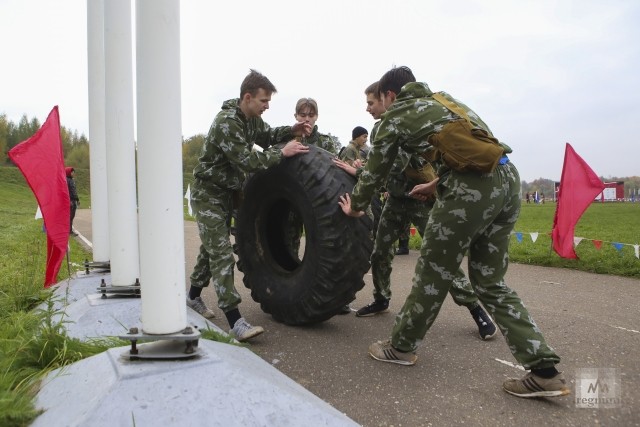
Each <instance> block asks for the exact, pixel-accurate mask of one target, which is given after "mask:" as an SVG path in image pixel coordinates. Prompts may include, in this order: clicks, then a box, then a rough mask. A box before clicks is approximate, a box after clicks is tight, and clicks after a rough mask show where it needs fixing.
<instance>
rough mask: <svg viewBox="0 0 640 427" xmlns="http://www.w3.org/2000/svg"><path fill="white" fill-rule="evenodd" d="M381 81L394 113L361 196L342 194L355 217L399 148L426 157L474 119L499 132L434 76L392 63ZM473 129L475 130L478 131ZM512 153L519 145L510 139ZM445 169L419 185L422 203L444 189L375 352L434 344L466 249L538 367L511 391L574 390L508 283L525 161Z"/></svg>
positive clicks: (382, 355) (406, 358)
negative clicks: (429, 338) (403, 295)
mask: <svg viewBox="0 0 640 427" xmlns="http://www.w3.org/2000/svg"><path fill="white" fill-rule="evenodd" d="M379 85H380V86H379V91H380V94H381V97H382V101H383V104H384V106H385V108H386V110H387V111H386V113H385V114H384V115H383V116H382V121H381V123H380V125H379V127H378V133H377V134H376V137H375V139H374V143H373V144H372V148H371V153H369V160H368V161H367V164H366V165H365V167H364V169H365V170H364V171H363V172H362V173H361V174H360V176H359V179H358V183H357V184H356V186H355V188H354V190H353V195H352V196H350V195H349V194H348V193H347V194H344V195H343V196H341V197H340V202H339V204H340V206H341V208H342V210H343V212H344V213H345V214H346V215H349V216H352V217H359V216H362V215H364V212H363V211H364V210H365V209H366V207H367V205H368V204H369V203H370V200H371V195H372V194H373V193H374V192H375V191H376V190H377V189H378V188H379V186H380V185H381V183H383V182H384V181H385V180H386V179H387V177H388V176H389V172H390V170H391V169H392V167H393V164H394V160H395V159H396V157H397V156H398V153H399V150H402V151H404V152H406V153H407V154H410V155H412V154H415V155H421V154H423V153H425V152H426V151H427V150H428V149H429V146H430V145H431V144H429V142H430V141H431V142H436V141H439V138H443V135H444V137H445V138H447V137H448V136H447V135H451V133H449V132H456V129H461V128H462V130H460V132H463V131H464V129H465V127H464V126H465V124H469V125H470V126H472V129H476V132H480V133H486V134H487V135H491V131H490V130H489V127H488V126H487V125H486V124H485V123H484V122H483V121H482V119H481V118H480V117H479V116H478V115H477V114H476V113H475V112H474V111H473V110H471V109H470V108H469V107H467V106H466V105H465V104H462V103H460V102H459V101H457V100H456V99H455V98H453V97H451V96H450V95H449V94H447V93H445V92H439V93H437V94H435V93H434V92H432V91H431V89H430V88H429V86H428V85H427V84H426V83H418V82H416V79H415V77H414V76H413V73H412V72H411V70H410V69H409V68H407V67H398V68H393V69H391V70H389V71H388V72H386V73H385V74H384V75H383V76H382V78H381V79H380V82H379ZM453 109H455V111H454V110H453ZM458 112H460V113H458ZM463 121H464V123H463ZM468 132H469V135H471V130H469V131H468ZM454 135H456V134H455V133H454ZM460 135H462V133H460ZM454 137H455V136H454ZM469 137H470V136H468V138H469ZM425 142H426V144H425ZM503 150H504V151H503V153H505V152H507V151H509V150H507V147H506V146H503ZM438 176H439V178H436V179H434V180H432V181H430V182H428V183H426V184H419V185H417V186H416V187H414V188H413V190H411V192H410V195H412V196H414V197H415V198H417V199H418V200H426V199H427V198H428V197H430V196H432V195H433V194H434V193H435V192H436V191H437V201H436V203H435V205H434V207H433V209H432V210H431V214H430V218H429V222H428V224H427V227H426V228H425V230H424V239H423V244H422V248H421V250H420V258H419V260H418V262H417V265H416V269H415V276H414V279H413V287H412V288H411V293H410V294H409V296H408V297H407V299H406V301H405V303H404V306H403V307H402V310H401V311H400V313H399V314H398V315H397V316H396V318H395V324H394V326H393V330H392V331H391V337H390V339H387V340H384V341H378V342H375V343H373V344H371V346H370V347H369V355H371V357H373V358H374V359H376V360H379V361H382V362H390V363H396V364H401V365H413V364H415V363H416V360H417V358H418V356H417V355H416V353H415V352H416V349H417V348H418V346H419V345H420V344H421V343H423V342H424V338H425V334H426V333H427V331H428V330H429V328H430V327H431V326H432V325H433V322H434V321H435V319H436V317H437V315H438V312H439V311H440V308H441V307H442V304H443V302H444V299H445V297H446V295H447V291H448V290H449V288H450V287H451V278H452V277H454V276H455V274H456V272H457V270H458V269H459V268H460V265H461V263H462V261H463V259H464V258H465V256H466V257H467V260H468V267H469V278H470V279H471V284H472V286H473V288H474V290H475V291H476V293H477V295H478V297H479V298H480V300H481V301H482V304H483V305H484V306H485V307H487V309H488V310H489V311H490V313H491V314H492V315H493V317H494V319H495V321H496V323H497V324H498V326H499V327H500V330H501V331H502V333H503V335H504V337H505V339H506V341H507V344H508V346H509V349H510V351H511V353H512V354H513V356H514V357H515V359H516V360H517V361H518V362H519V363H520V364H521V365H522V366H523V367H524V368H525V369H527V370H530V372H529V373H528V374H526V375H525V376H524V377H523V378H522V379H508V380H506V381H505V382H504V383H503V389H504V390H505V391H506V392H508V393H510V394H513V395H515V396H519V397H542V396H544V397H552V396H564V395H567V394H569V393H570V390H569V388H568V387H567V384H566V381H565V379H564V377H563V375H562V373H561V372H558V370H557V369H556V364H558V363H559V362H560V357H559V356H558V355H557V354H556V353H555V351H554V350H553V349H552V348H551V347H550V346H549V345H547V342H546V340H545V338H544V336H543V335H542V332H541V331H540V328H539V327H538V325H536V323H535V322H534V320H533V318H532V316H531V314H530V313H529V312H528V310H527V309H526V307H525V306H524V304H523V303H522V300H521V299H520V297H519V296H518V295H517V293H516V292H514V291H513V290H512V289H510V288H509V287H508V286H507V285H506V283H505V274H506V272H507V267H508V259H509V254H508V249H509V239H510V235H511V232H512V231H513V228H514V225H515V223H516V221H517V219H518V215H519V213H520V204H521V200H520V185H521V181H520V176H519V174H518V170H517V169H516V167H515V165H514V164H513V163H511V161H510V160H509V158H508V157H507V156H506V155H504V154H503V156H502V157H501V158H500V159H499V164H498V165H497V166H496V167H495V169H494V170H493V171H491V172H488V173H480V172H473V171H458V170H456V169H454V168H453V167H451V166H448V165H447V164H444V165H443V166H442V167H440V168H439V169H438Z"/></svg>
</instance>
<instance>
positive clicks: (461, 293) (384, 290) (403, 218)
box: [356, 82, 497, 340]
mask: <svg viewBox="0 0 640 427" xmlns="http://www.w3.org/2000/svg"><path fill="white" fill-rule="evenodd" d="M365 95H366V97H367V111H368V112H369V114H371V116H373V118H374V119H375V120H377V121H376V123H375V124H374V125H373V129H372V130H371V139H372V140H373V139H374V138H375V136H376V134H377V132H378V129H379V126H380V117H381V116H382V114H383V113H384V112H385V108H384V105H383V104H382V99H380V93H379V91H378V83H377V82H376V83H373V84H371V85H369V87H368V88H367V89H366V90H365ZM425 163H426V161H425V160H424V159H422V158H421V157H419V156H417V155H409V154H407V153H406V152H405V151H404V150H398V156H397V157H396V159H395V161H394V162H393V166H392V168H391V171H390V173H389V176H388V178H387V181H386V190H387V193H388V196H387V199H386V202H385V205H384V207H383V208H382V215H381V217H380V222H379V225H378V232H377V234H376V237H375V244H374V246H373V252H372V253H371V274H372V277H373V299H374V301H373V302H372V303H371V304H369V305H366V306H364V307H362V308H361V309H360V310H358V311H357V312H356V316H358V317H367V316H373V315H376V314H379V313H384V312H386V311H388V308H389V300H390V299H391V270H392V262H393V242H395V241H396V239H397V238H398V236H399V235H400V233H401V232H402V229H403V228H404V226H405V224H408V223H413V224H414V225H415V226H416V228H417V229H418V231H419V232H420V234H421V235H422V234H423V231H424V229H425V227H426V225H427V220H428V219H429V212H430V211H431V208H432V207H433V203H434V201H433V199H429V200H427V201H424V202H423V201H420V200H416V199H414V198H413V197H410V196H409V192H410V191H411V190H412V189H413V187H414V186H416V185H417V184H419V181H418V180H414V179H417V177H416V176H415V175H416V173H415V172H416V171H417V170H419V169H420V168H422V167H423V166H424V165H425ZM407 171H414V174H413V175H412V176H411V177H410V176H409V175H411V174H409V172H407ZM449 294H450V295H451V297H452V298H453V300H454V301H455V303H456V304H457V305H460V306H465V307H467V309H468V310H469V312H470V313H471V316H472V317H473V320H474V321H475V322H476V325H477V326H478V334H479V335H480V338H482V339H483V340H488V339H491V338H493V336H494V335H495V334H496V332H497V329H496V327H495V325H494V324H493V321H492V320H491V317H489V316H488V315H487V313H486V312H485V311H484V310H483V309H482V306H480V304H478V296H477V295H476V294H475V292H474V291H473V289H472V288H471V284H470V283H469V280H467V277H466V276H465V275H464V272H463V271H462V269H460V268H459V269H458V270H457V271H456V274H455V277H454V278H453V285H452V286H451V287H450V288H449Z"/></svg>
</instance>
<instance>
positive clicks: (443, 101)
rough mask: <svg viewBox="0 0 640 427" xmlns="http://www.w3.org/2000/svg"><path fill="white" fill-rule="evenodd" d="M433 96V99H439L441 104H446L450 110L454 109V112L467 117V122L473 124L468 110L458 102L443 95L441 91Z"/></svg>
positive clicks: (464, 117)
mask: <svg viewBox="0 0 640 427" xmlns="http://www.w3.org/2000/svg"><path fill="white" fill-rule="evenodd" d="M432 97H433V99H435V100H436V101H438V102H439V103H440V104H442V105H444V106H445V107H446V108H447V109H448V110H449V111H453V112H454V113H456V114H457V115H459V116H460V117H462V118H463V119H465V120H466V121H467V123H469V124H471V120H469V116H468V115H467V112H466V111H464V109H462V108H461V107H460V106H459V105H458V104H456V103H455V102H453V101H450V100H448V99H447V98H445V97H444V96H442V94H440V93H434V94H433V95H432Z"/></svg>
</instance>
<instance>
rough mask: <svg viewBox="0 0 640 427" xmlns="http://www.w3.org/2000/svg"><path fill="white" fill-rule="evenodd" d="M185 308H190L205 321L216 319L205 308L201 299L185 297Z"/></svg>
mask: <svg viewBox="0 0 640 427" xmlns="http://www.w3.org/2000/svg"><path fill="white" fill-rule="evenodd" d="M187 306H188V307H191V308H192V309H193V310H194V311H195V312H196V313H199V314H200V315H201V316H202V317H206V318H207V319H213V318H214V317H216V315H215V313H214V312H213V311H211V310H210V309H209V307H207V305H206V304H205V303H204V301H203V300H202V298H201V297H195V298H194V299H190V298H189V297H188V296H187Z"/></svg>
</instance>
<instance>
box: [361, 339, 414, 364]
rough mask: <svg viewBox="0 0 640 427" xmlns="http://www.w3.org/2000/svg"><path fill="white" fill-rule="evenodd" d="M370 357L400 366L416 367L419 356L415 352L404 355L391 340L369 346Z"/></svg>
mask: <svg viewBox="0 0 640 427" xmlns="http://www.w3.org/2000/svg"><path fill="white" fill-rule="evenodd" d="M369 355H370V356H371V357H373V358H374V359H376V360H379V361H381V362H389V363H397V364H398V365H407V366H410V365H414V364H415V363H416V360H418V356H416V354H415V353H414V352H410V353H403V352H401V351H399V350H396V349H395V348H393V346H392V345H391V340H386V341H378V342H374V343H373V344H371V345H370V346H369Z"/></svg>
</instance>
